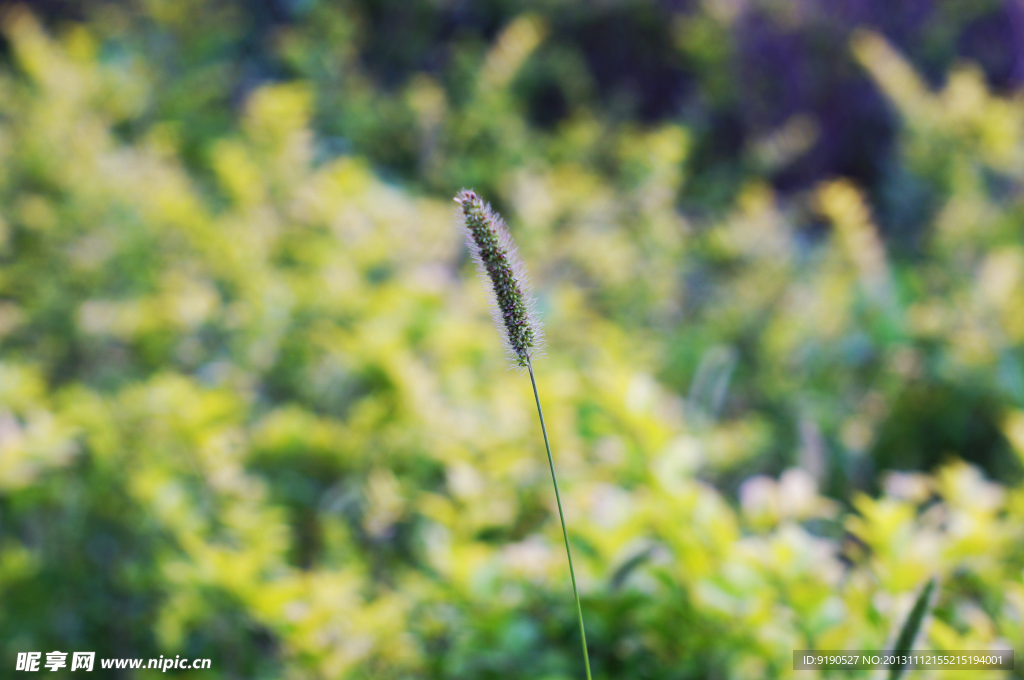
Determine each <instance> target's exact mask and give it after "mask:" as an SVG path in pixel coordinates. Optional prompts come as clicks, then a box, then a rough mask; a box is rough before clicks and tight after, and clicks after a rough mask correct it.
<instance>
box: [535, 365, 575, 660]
mask: <svg viewBox="0 0 1024 680" xmlns="http://www.w3.org/2000/svg"><path fill="white" fill-rule="evenodd" d="M526 368H527V369H528V370H529V371H530V384H532V385H533V398H534V399H536V401H537V415H538V416H540V430H541V432H543V433H544V448H546V449H547V451H548V466H549V467H550V468H551V483H552V484H553V485H554V487H555V502H556V503H558V519H559V520H561V522H562V538H563V539H564V540H565V556H566V557H568V558H569V577H570V578H571V579H572V594H573V596H574V597H575V598H576V618H577V619H578V620H579V622H580V642H581V643H582V644H583V664H584V665H585V666H586V668H587V680H591V678H590V655H589V654H588V653H587V633H586V631H584V630H583V607H581V606H580V594H579V591H578V590H576V570H575V569H573V566H572V551H571V550H569V532H568V531H566V530H565V514H564V513H563V512H562V497H561V495H559V493H558V479H557V478H556V477H555V459H554V458H552V457H551V443H550V442H549V441H548V428H547V426H546V425H545V424H544V411H543V410H541V408H540V394H538V393H537V379H536V378H534V377H533V364H532V363H531V362H530V360H529V359H527V360H526Z"/></svg>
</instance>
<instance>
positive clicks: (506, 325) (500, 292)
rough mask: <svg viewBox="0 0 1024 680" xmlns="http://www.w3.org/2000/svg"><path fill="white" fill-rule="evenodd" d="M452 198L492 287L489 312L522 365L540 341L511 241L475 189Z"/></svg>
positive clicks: (476, 256)
mask: <svg viewBox="0 0 1024 680" xmlns="http://www.w3.org/2000/svg"><path fill="white" fill-rule="evenodd" d="M455 202H456V203H458V204H459V205H460V206H461V208H460V210H459V222H460V224H461V226H462V228H463V231H464V232H465V234H466V244H467V245H468V246H469V251H470V253H471V254H472V255H473V260H474V261H476V264H477V267H478V268H479V269H480V273H481V274H482V275H486V276H487V277H488V278H489V279H490V280H491V284H492V286H493V288H494V311H493V316H494V321H495V324H496V325H497V326H498V329H499V330H500V331H502V335H503V336H504V340H505V349H506V350H507V351H508V353H509V356H510V358H511V359H512V360H513V361H515V362H516V363H517V364H518V365H519V366H526V365H527V364H528V362H529V361H530V357H531V356H533V355H534V354H535V353H536V350H537V349H538V348H539V346H540V344H541V341H542V333H541V328H540V324H539V323H538V322H537V319H536V315H535V313H534V310H533V305H534V300H533V298H532V297H530V287H529V281H528V279H527V277H526V272H525V269H524V268H523V265H522V263H521V262H520V261H519V257H518V255H517V254H516V248H515V244H513V243H512V238H511V237H510V236H509V234H508V230H507V229H506V227H505V222H504V221H503V220H502V219H501V216H500V215H498V214H497V213H496V212H494V211H493V210H491V206H490V205H488V204H487V203H484V201H483V199H481V198H480V196H479V195H477V193H476V192H475V191H472V190H470V189H463V190H462V191H460V192H459V193H458V195H456V196H455Z"/></svg>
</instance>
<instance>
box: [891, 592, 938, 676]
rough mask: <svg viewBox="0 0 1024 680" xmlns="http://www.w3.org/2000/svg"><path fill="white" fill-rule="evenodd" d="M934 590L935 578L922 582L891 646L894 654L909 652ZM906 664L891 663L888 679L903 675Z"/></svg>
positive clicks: (899, 654) (900, 654)
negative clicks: (919, 591)
mask: <svg viewBox="0 0 1024 680" xmlns="http://www.w3.org/2000/svg"><path fill="white" fill-rule="evenodd" d="M934 590H935V579H934V578H930V579H928V582H927V583H926V584H924V588H922V589H921V593H920V594H919V595H918V596H917V600H916V601H915V602H914V606H913V607H912V608H911V609H910V614H908V615H907V620H906V621H905V622H904V623H903V628H902V629H901V630H900V634H899V637H897V638H896V645H895V646H894V647H893V650H892V651H893V655H894V656H904V655H906V654H908V653H910V650H911V649H913V647H914V638H916V637H917V633H918V631H920V630H921V624H922V623H923V622H924V617H925V615H926V614H927V613H928V607H929V606H930V605H931V599H932V592H933V591H934ZM905 669H906V666H904V665H903V664H899V665H897V664H893V665H892V666H891V667H890V668H889V680H899V677H900V676H901V675H903V671H904V670H905Z"/></svg>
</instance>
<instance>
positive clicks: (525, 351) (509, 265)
mask: <svg viewBox="0 0 1024 680" xmlns="http://www.w3.org/2000/svg"><path fill="white" fill-rule="evenodd" d="M455 202H456V203H458V204H459V206H460V210H459V223H460V225H461V226H462V228H463V231H464V232H465V234H466V243H467V244H468V245H469V251H470V253H472V254H473V259H474V260H475V261H476V264H477V266H478V267H479V269H480V273H481V274H482V275H484V276H486V277H487V278H488V279H490V281H491V286H492V289H493V290H492V292H493V295H494V320H495V323H496V325H497V326H498V330H499V331H501V333H502V336H503V338H504V340H505V349H506V350H507V352H508V354H509V356H510V358H511V359H512V360H513V361H514V363H516V364H518V365H519V366H520V367H523V368H525V369H526V370H527V371H529V373H530V384H531V385H532V386H533V398H534V400H535V401H536V402H537V417H538V418H539V419H540V430H541V433H542V434H543V435H544V449H545V450H546V451H547V454H548V467H550V468H551V484H552V486H554V488H555V503H556V504H557V505H558V519H559V521H560V522H561V524H562V540H564V541H565V556H566V557H567V558H568V560H569V578H570V579H571V581H572V594H573V597H574V598H575V600H576V620H577V622H578V623H579V626H580V644H582V646H583V666H584V669H585V670H586V673H587V680H591V677H590V655H589V653H588V652H587V632H586V630H585V629H584V628H583V607H582V606H581V605H580V594H579V590H578V589H577V587H576V570H575V568H574V567H573V565H572V550H570V549H569V532H568V531H567V530H566V528H565V513H564V512H562V496H561V494H559V492H558V477H557V476H556V475H555V459H554V458H553V457H552V455H551V442H550V441H549V440H548V428H547V425H545V424H544V411H543V410H542V409H541V407H540V394H539V393H538V392H537V379H536V377H534V374H533V362H532V358H533V357H535V356H536V355H537V350H538V349H539V348H540V346H541V342H542V334H541V328H540V323H538V321H537V318H536V315H535V314H534V310H533V304H534V302H533V298H531V297H530V287H529V282H528V280H527V278H526V270H525V268H524V267H523V264H522V262H520V261H519V256H518V255H517V254H516V248H515V244H514V243H512V238H511V237H510V236H509V235H508V230H507V229H506V228H505V223H504V222H503V221H502V219H501V217H500V216H499V215H498V214H497V213H496V212H494V211H493V210H491V206H489V205H488V204H486V203H484V201H483V199H481V198H480V196H478V195H477V193H476V192H475V191H472V190H471V189H463V190H462V191H460V192H459V193H458V195H457V196H456V197H455Z"/></svg>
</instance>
